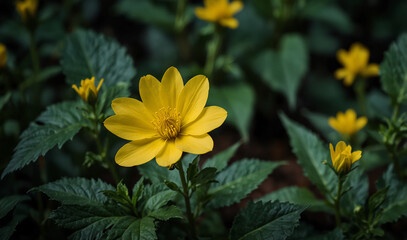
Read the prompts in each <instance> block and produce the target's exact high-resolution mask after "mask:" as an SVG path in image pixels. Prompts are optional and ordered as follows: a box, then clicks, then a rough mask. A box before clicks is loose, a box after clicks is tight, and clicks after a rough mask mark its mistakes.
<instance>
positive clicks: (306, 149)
mask: <svg viewBox="0 0 407 240" xmlns="http://www.w3.org/2000/svg"><path fill="white" fill-rule="evenodd" d="M280 119H281V120H282V122H283V124H284V126H285V128H286V130H287V132H288V135H289V136H290V144H291V147H292V149H293V152H294V153H295V155H297V157H298V162H299V163H300V164H301V166H302V167H303V171H304V174H305V176H307V177H308V178H309V180H311V182H312V183H314V184H315V185H316V186H317V187H318V188H319V190H320V191H322V192H323V193H325V194H328V193H332V194H333V193H334V190H335V187H336V181H337V178H336V175H335V173H334V172H333V171H332V170H331V169H329V167H328V166H325V165H324V164H322V162H323V161H331V160H330V159H329V154H328V144H327V145H326V146H325V145H324V144H323V143H322V141H321V140H320V139H319V138H318V137H317V136H316V135H315V134H314V133H312V132H311V131H309V130H307V129H306V128H304V127H303V126H301V125H299V124H297V123H295V122H293V121H291V120H290V119H289V118H287V117H286V116H285V115H284V114H281V115H280Z"/></svg>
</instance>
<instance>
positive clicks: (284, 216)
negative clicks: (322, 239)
mask: <svg viewBox="0 0 407 240" xmlns="http://www.w3.org/2000/svg"><path fill="white" fill-rule="evenodd" d="M304 210H305V207H300V206H297V205H293V204H290V203H279V202H266V203H262V202H256V203H253V202H249V204H248V205H247V207H246V208H245V209H243V210H242V211H240V212H239V213H238V215H237V216H236V218H235V220H234V221H233V225H232V229H231V230H230V239H232V240H235V239H259V240H260V239H273V240H279V239H286V238H287V237H288V236H290V235H291V234H292V232H293V230H294V228H295V227H296V226H298V224H299V222H298V221H299V219H300V214H301V213H302V212H303V211H304Z"/></svg>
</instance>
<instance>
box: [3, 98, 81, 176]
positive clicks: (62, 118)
mask: <svg viewBox="0 0 407 240" xmlns="http://www.w3.org/2000/svg"><path fill="white" fill-rule="evenodd" d="M78 104H79V103H78V102H62V103H57V104H55V105H52V106H49V107H48V108H47V110H45V111H44V112H43V113H42V114H41V115H40V116H39V117H38V118H37V120H36V122H39V123H40V124H37V123H31V124H30V126H29V127H28V128H27V129H26V130H25V131H24V132H23V133H22V134H21V136H20V142H19V143H18V145H17V147H16V148H15V150H14V151H15V152H14V154H13V157H12V158H11V161H10V162H9V164H8V165H7V167H6V169H5V170H4V171H3V173H2V175H1V178H4V176H6V175H7V174H9V173H11V172H13V171H16V170H18V169H21V168H23V167H24V166H26V165H27V164H29V163H31V162H34V161H36V160H37V159H38V157H39V156H42V155H45V154H46V153H47V152H48V151H49V150H51V149H52V148H54V147H55V146H58V148H61V147H62V145H64V144H65V142H66V141H68V140H71V139H72V138H73V137H74V136H75V135H76V134H77V133H78V132H79V130H80V129H81V128H82V127H85V126H87V125H88V120H87V119H85V118H84V117H83V116H82V112H81V111H80V110H78V109H77V106H78Z"/></svg>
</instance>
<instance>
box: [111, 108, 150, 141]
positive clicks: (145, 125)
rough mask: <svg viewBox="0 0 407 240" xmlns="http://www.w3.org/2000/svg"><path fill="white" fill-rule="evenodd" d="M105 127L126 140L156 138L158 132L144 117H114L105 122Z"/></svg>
mask: <svg viewBox="0 0 407 240" xmlns="http://www.w3.org/2000/svg"><path fill="white" fill-rule="evenodd" d="M104 125H105V127H106V128H107V129H108V130H109V131H110V132H112V133H113V134H115V135H116V136H118V137H121V138H124V139H126V140H139V139H145V138H152V137H156V136H158V135H157V131H155V130H154V126H153V125H152V123H151V122H147V121H145V120H144V119H143V116H130V115H121V114H119V115H113V116H111V117H109V118H107V119H106V120H105V121H104Z"/></svg>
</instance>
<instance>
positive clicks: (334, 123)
mask: <svg viewBox="0 0 407 240" xmlns="http://www.w3.org/2000/svg"><path fill="white" fill-rule="evenodd" d="M328 123H329V125H330V126H331V127H332V128H333V129H335V130H336V131H337V132H339V133H340V134H342V135H347V136H352V135H353V134H355V133H356V132H358V131H359V130H360V129H362V128H364V127H365V126H366V123H367V118H366V117H360V118H358V119H356V112H355V111H354V110H353V109H348V110H346V112H345V113H343V112H338V113H337V114H336V118H334V117H330V118H329V120H328Z"/></svg>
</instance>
